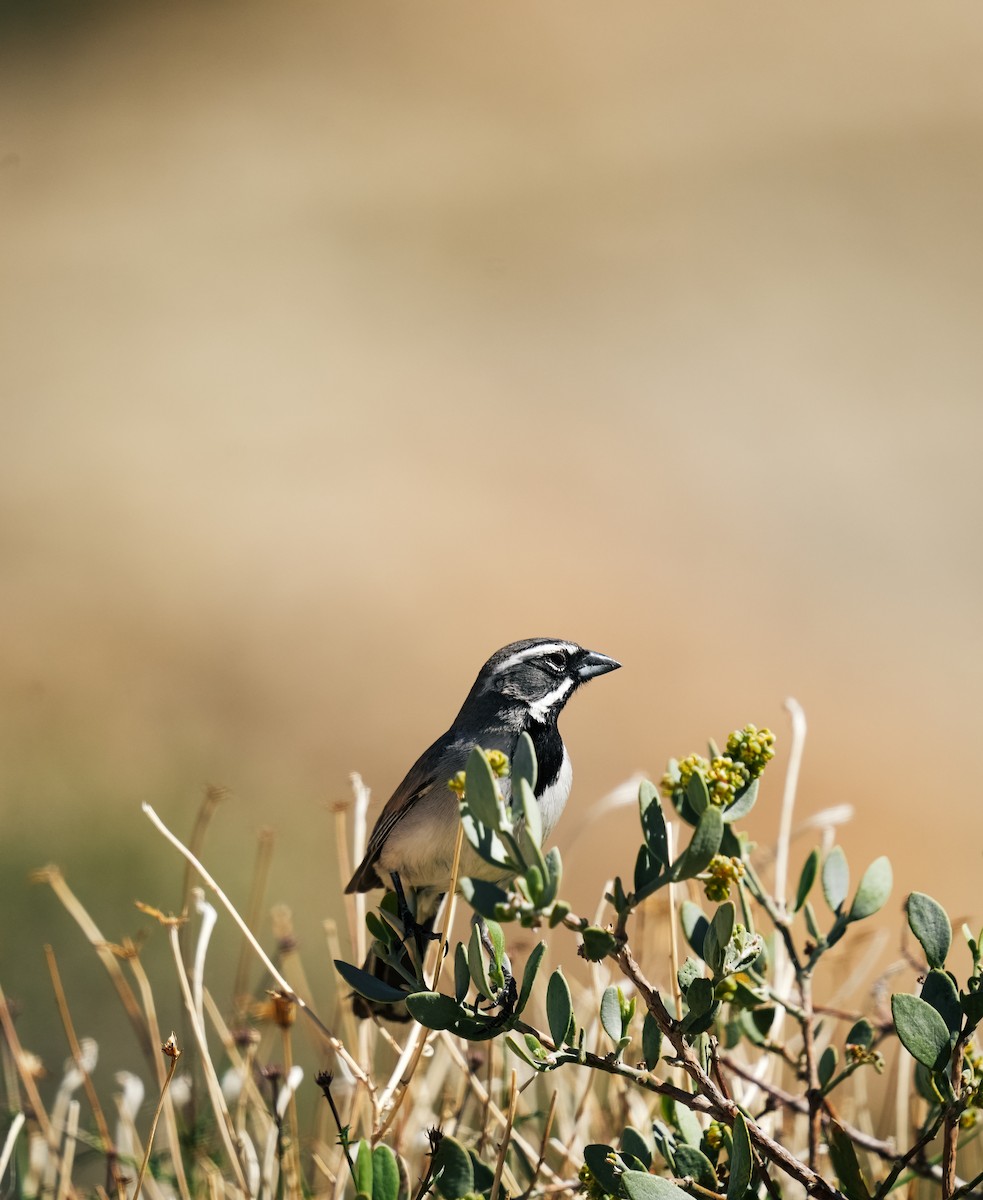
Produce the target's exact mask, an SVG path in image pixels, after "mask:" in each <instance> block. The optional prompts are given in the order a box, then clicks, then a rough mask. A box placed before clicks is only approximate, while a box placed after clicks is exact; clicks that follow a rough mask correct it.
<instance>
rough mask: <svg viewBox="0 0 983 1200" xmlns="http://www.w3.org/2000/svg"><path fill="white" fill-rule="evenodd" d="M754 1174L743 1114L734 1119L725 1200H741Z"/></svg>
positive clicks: (752, 1155)
mask: <svg viewBox="0 0 983 1200" xmlns="http://www.w3.org/2000/svg"><path fill="white" fill-rule="evenodd" d="M753 1174H754V1151H753V1150H752V1149H751V1136H750V1134H749V1133H748V1131H747V1121H745V1120H744V1114H743V1113H740V1112H739V1113H738V1114H737V1116H736V1117H735V1118H734V1131H733V1142H732V1144H731V1148H730V1179H728V1181H727V1200H743V1197H744V1195H745V1193H746V1192H747V1190H748V1188H749V1187H750V1186H751V1176H752V1175H753Z"/></svg>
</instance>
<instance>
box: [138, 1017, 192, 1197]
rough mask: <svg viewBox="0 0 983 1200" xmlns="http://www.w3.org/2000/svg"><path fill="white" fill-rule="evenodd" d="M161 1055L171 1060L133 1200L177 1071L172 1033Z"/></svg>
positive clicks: (162, 1048) (141, 1182)
mask: <svg viewBox="0 0 983 1200" xmlns="http://www.w3.org/2000/svg"><path fill="white" fill-rule="evenodd" d="M161 1053H162V1054H164V1055H165V1056H166V1057H167V1058H169V1059H170V1060H171V1065H170V1067H169V1068H168V1071H167V1075H166V1076H165V1078H164V1086H163V1087H162V1088H161V1090H160V1096H159V1098H158V1100H157V1107H156V1108H155V1109H154V1118H153V1120H152V1121H151V1122H150V1132H149V1133H148V1134H147V1145H146V1148H145V1149H144V1152H143V1162H142V1163H141V1164H140V1174H139V1175H138V1176H137V1185H136V1188H135V1190H134V1192H133V1200H140V1192H141V1191H142V1190H143V1181H144V1177H145V1176H146V1174H147V1166H148V1165H149V1163H150V1154H151V1151H152V1150H153V1146H154V1136H155V1134H156V1133H157V1122H158V1121H159V1120H160V1115H161V1113H162V1112H163V1109H164V1098H165V1096H166V1095H167V1089H168V1088H169V1087H170V1085H171V1080H172V1079H173V1078H174V1072H175V1071H176V1070H177V1063H178V1059H179V1058H180V1057H181V1051H180V1050H179V1049H178V1047H177V1040H176V1039H175V1037H174V1034H173V1033H172V1034H171V1036H170V1037H169V1038H168V1039H167V1041H166V1042H165V1043H164V1044H163V1045H162V1046H161Z"/></svg>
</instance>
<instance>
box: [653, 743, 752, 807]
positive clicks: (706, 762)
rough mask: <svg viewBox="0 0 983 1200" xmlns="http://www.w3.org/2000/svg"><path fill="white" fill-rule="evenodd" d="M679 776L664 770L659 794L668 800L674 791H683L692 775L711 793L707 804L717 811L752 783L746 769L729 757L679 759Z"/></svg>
mask: <svg viewBox="0 0 983 1200" xmlns="http://www.w3.org/2000/svg"><path fill="white" fill-rule="evenodd" d="M678 770H679V776H678V778H677V776H676V775H675V774H673V773H672V772H669V771H667V772H666V774H665V775H663V776H662V784H661V786H662V794H663V796H665V798H666V799H667V800H670V799H671V798H672V796H673V793H674V792H682V793H684V792H685V791H686V786H687V784H688V783H689V781H690V780H691V779H692V778H693V776H694V775H701V776H702V777H703V781H704V782H705V783H706V785H707V791H708V792H709V793H710V803H711V804H715V805H717V807H718V808H727V807H728V806H729V805H730V804H732V803H733V800H734V797H735V796H736V795H737V793H738V792H739V791H740V790H741V788H743V787H745V786H746V785H747V784H748V783H749V782H750V780H751V776H750V774H749V773H748V769H747V767H745V766H744V764H743V763H740V762H734V761H733V760H732V759H730V758H709V759H708V758H704V757H703V755H702V754H690V755H689V756H688V757H686V758H683V759H680V761H679V764H678Z"/></svg>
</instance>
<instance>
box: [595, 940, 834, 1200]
mask: <svg viewBox="0 0 983 1200" xmlns="http://www.w3.org/2000/svg"><path fill="white" fill-rule="evenodd" d="M615 958H616V961H617V963H618V965H619V966H620V967H621V970H622V972H623V973H624V975H625V976H626V978H628V979H630V980H631V981H632V982H633V983H634V984H635V986H636V988H638V991H639V994H640V996H641V997H642V999H643V1001H644V1002H645V1005H646V1007H647V1009H648V1011H649V1012H650V1013H651V1014H652V1017H653V1019H654V1020H655V1021H656V1023H657V1024H658V1026H659V1028H660V1029H661V1030H662V1032H663V1034H664V1035H665V1036H666V1037H667V1038H668V1039H669V1041H670V1042H671V1044H672V1046H673V1049H674V1050H675V1051H676V1054H677V1056H678V1059H679V1062H680V1064H681V1065H682V1067H683V1068H684V1070H685V1071H686V1073H687V1074H688V1075H689V1076H690V1078H691V1079H692V1080H693V1082H694V1083H695V1084H696V1086H697V1090H698V1091H699V1092H700V1093H701V1095H702V1096H703V1097H704V1098H705V1100H706V1101H707V1103H708V1104H709V1106H710V1109H711V1111H712V1112H713V1114H714V1116H716V1118H717V1119H718V1120H723V1121H726V1123H727V1124H728V1125H733V1123H734V1120H735V1118H736V1116H737V1113H738V1112H739V1109H738V1107H737V1105H736V1104H735V1103H734V1102H733V1101H732V1100H728V1099H727V1098H726V1097H725V1096H724V1095H723V1094H722V1093H721V1092H720V1089H719V1088H718V1087H717V1085H716V1084H715V1083H714V1082H713V1080H712V1079H711V1078H710V1076H709V1075H707V1073H706V1071H704V1069H703V1067H702V1065H701V1064H700V1061H699V1059H698V1057H697V1056H696V1054H695V1053H694V1052H693V1050H692V1048H691V1047H690V1046H689V1045H688V1044H687V1043H686V1040H685V1039H684V1037H683V1035H682V1033H681V1032H680V1031H679V1027H678V1025H677V1024H676V1023H675V1022H674V1021H673V1020H672V1018H671V1017H670V1016H669V1012H668V1010H667V1009H666V1006H665V1004H664V1003H663V1000H662V997H661V996H660V995H659V993H658V991H657V990H656V989H655V988H654V987H653V986H652V984H651V983H649V981H648V980H647V979H646V978H645V976H644V975H643V974H642V972H641V970H640V968H639V966H638V963H637V962H636V961H635V958H634V956H633V955H632V953H631V950H630V949H629V947H628V946H627V945H624V946H622V947H621V948H620V949H619V950H618V952H617V954H616V956H615ZM747 1128H748V1134H749V1135H750V1137H751V1141H752V1142H754V1144H755V1145H756V1146H757V1147H758V1149H759V1150H760V1151H761V1152H762V1153H763V1154H764V1155H766V1156H767V1158H768V1159H770V1160H771V1161H772V1162H773V1163H774V1164H775V1165H776V1166H777V1167H779V1168H780V1169H781V1170H782V1171H784V1172H785V1173H786V1174H787V1175H789V1176H791V1178H793V1179H795V1180H797V1181H798V1182H799V1183H801V1184H802V1186H803V1187H804V1188H805V1190H806V1191H807V1192H808V1193H809V1195H811V1196H818V1197H820V1198H821V1200H845V1198H844V1196H843V1193H842V1192H840V1191H839V1190H838V1189H837V1188H834V1187H833V1186H832V1184H830V1183H827V1181H826V1180H825V1179H823V1177H822V1176H821V1175H819V1174H817V1173H816V1172H815V1171H814V1170H812V1168H811V1167H807V1166H806V1165H805V1164H804V1163H802V1162H800V1161H799V1160H798V1159H797V1158H796V1157H795V1155H793V1154H791V1153H789V1151H788V1150H786V1148H785V1147H784V1146H782V1145H780V1144H779V1143H778V1142H776V1141H774V1140H773V1139H772V1138H770V1137H769V1136H768V1135H767V1134H766V1133H765V1132H764V1130H763V1129H762V1128H761V1127H760V1126H759V1125H758V1124H757V1122H755V1121H749V1122H748V1125H747Z"/></svg>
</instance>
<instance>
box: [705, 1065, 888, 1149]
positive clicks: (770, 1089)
mask: <svg viewBox="0 0 983 1200" xmlns="http://www.w3.org/2000/svg"><path fill="white" fill-rule="evenodd" d="M719 1057H720V1062H721V1064H722V1065H723V1066H725V1067H726V1068H727V1070H728V1071H733V1072H734V1074H735V1075H740V1077H741V1078H742V1079H746V1080H747V1082H748V1083H753V1084H754V1086H755V1087H757V1088H759V1089H760V1090H761V1091H762V1092H764V1093H765V1095H766V1096H770V1097H771V1098H772V1099H773V1100H775V1101H777V1102H778V1103H779V1104H780V1105H781V1106H782V1107H783V1108H790V1109H793V1110H794V1111H795V1112H798V1113H807V1112H808V1111H809V1105H808V1103H807V1101H805V1100H803V1099H802V1097H801V1096H793V1095H792V1093H791V1092H786V1091H785V1090H784V1089H783V1088H780V1087H777V1086H776V1085H775V1084H773V1083H768V1082H766V1081H765V1080H764V1079H758V1078H756V1077H755V1075H754V1073H753V1072H752V1071H749V1070H748V1069H747V1067H745V1066H744V1065H743V1063H739V1062H737V1061H736V1060H735V1059H733V1058H731V1057H730V1055H728V1054H721V1055H720V1056H719ZM822 1119H823V1121H824V1122H825V1121H828V1120H829V1114H828V1113H827V1112H826V1111H825V1110H824V1111H823V1113H822ZM836 1122H837V1124H838V1125H839V1126H840V1128H841V1129H842V1130H843V1132H844V1133H845V1134H846V1135H847V1137H848V1138H849V1139H850V1141H851V1142H854V1143H855V1144H856V1145H858V1146H861V1147H862V1148H863V1149H864V1150H869V1151H871V1153H872V1154H876V1155H877V1156H878V1157H879V1158H883V1159H888V1160H890V1161H891V1162H894V1161H895V1159H896V1158H897V1151H896V1150H895V1148H894V1146H893V1145H892V1143H891V1142H884V1141H881V1140H880V1139H879V1138H875V1137H871V1135H870V1134H869V1133H864V1131H863V1130H862V1129H857V1128H856V1127H855V1126H853V1125H848V1124H847V1123H846V1122H845V1121H844V1120H843V1119H842V1118H841V1117H837V1118H836Z"/></svg>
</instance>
